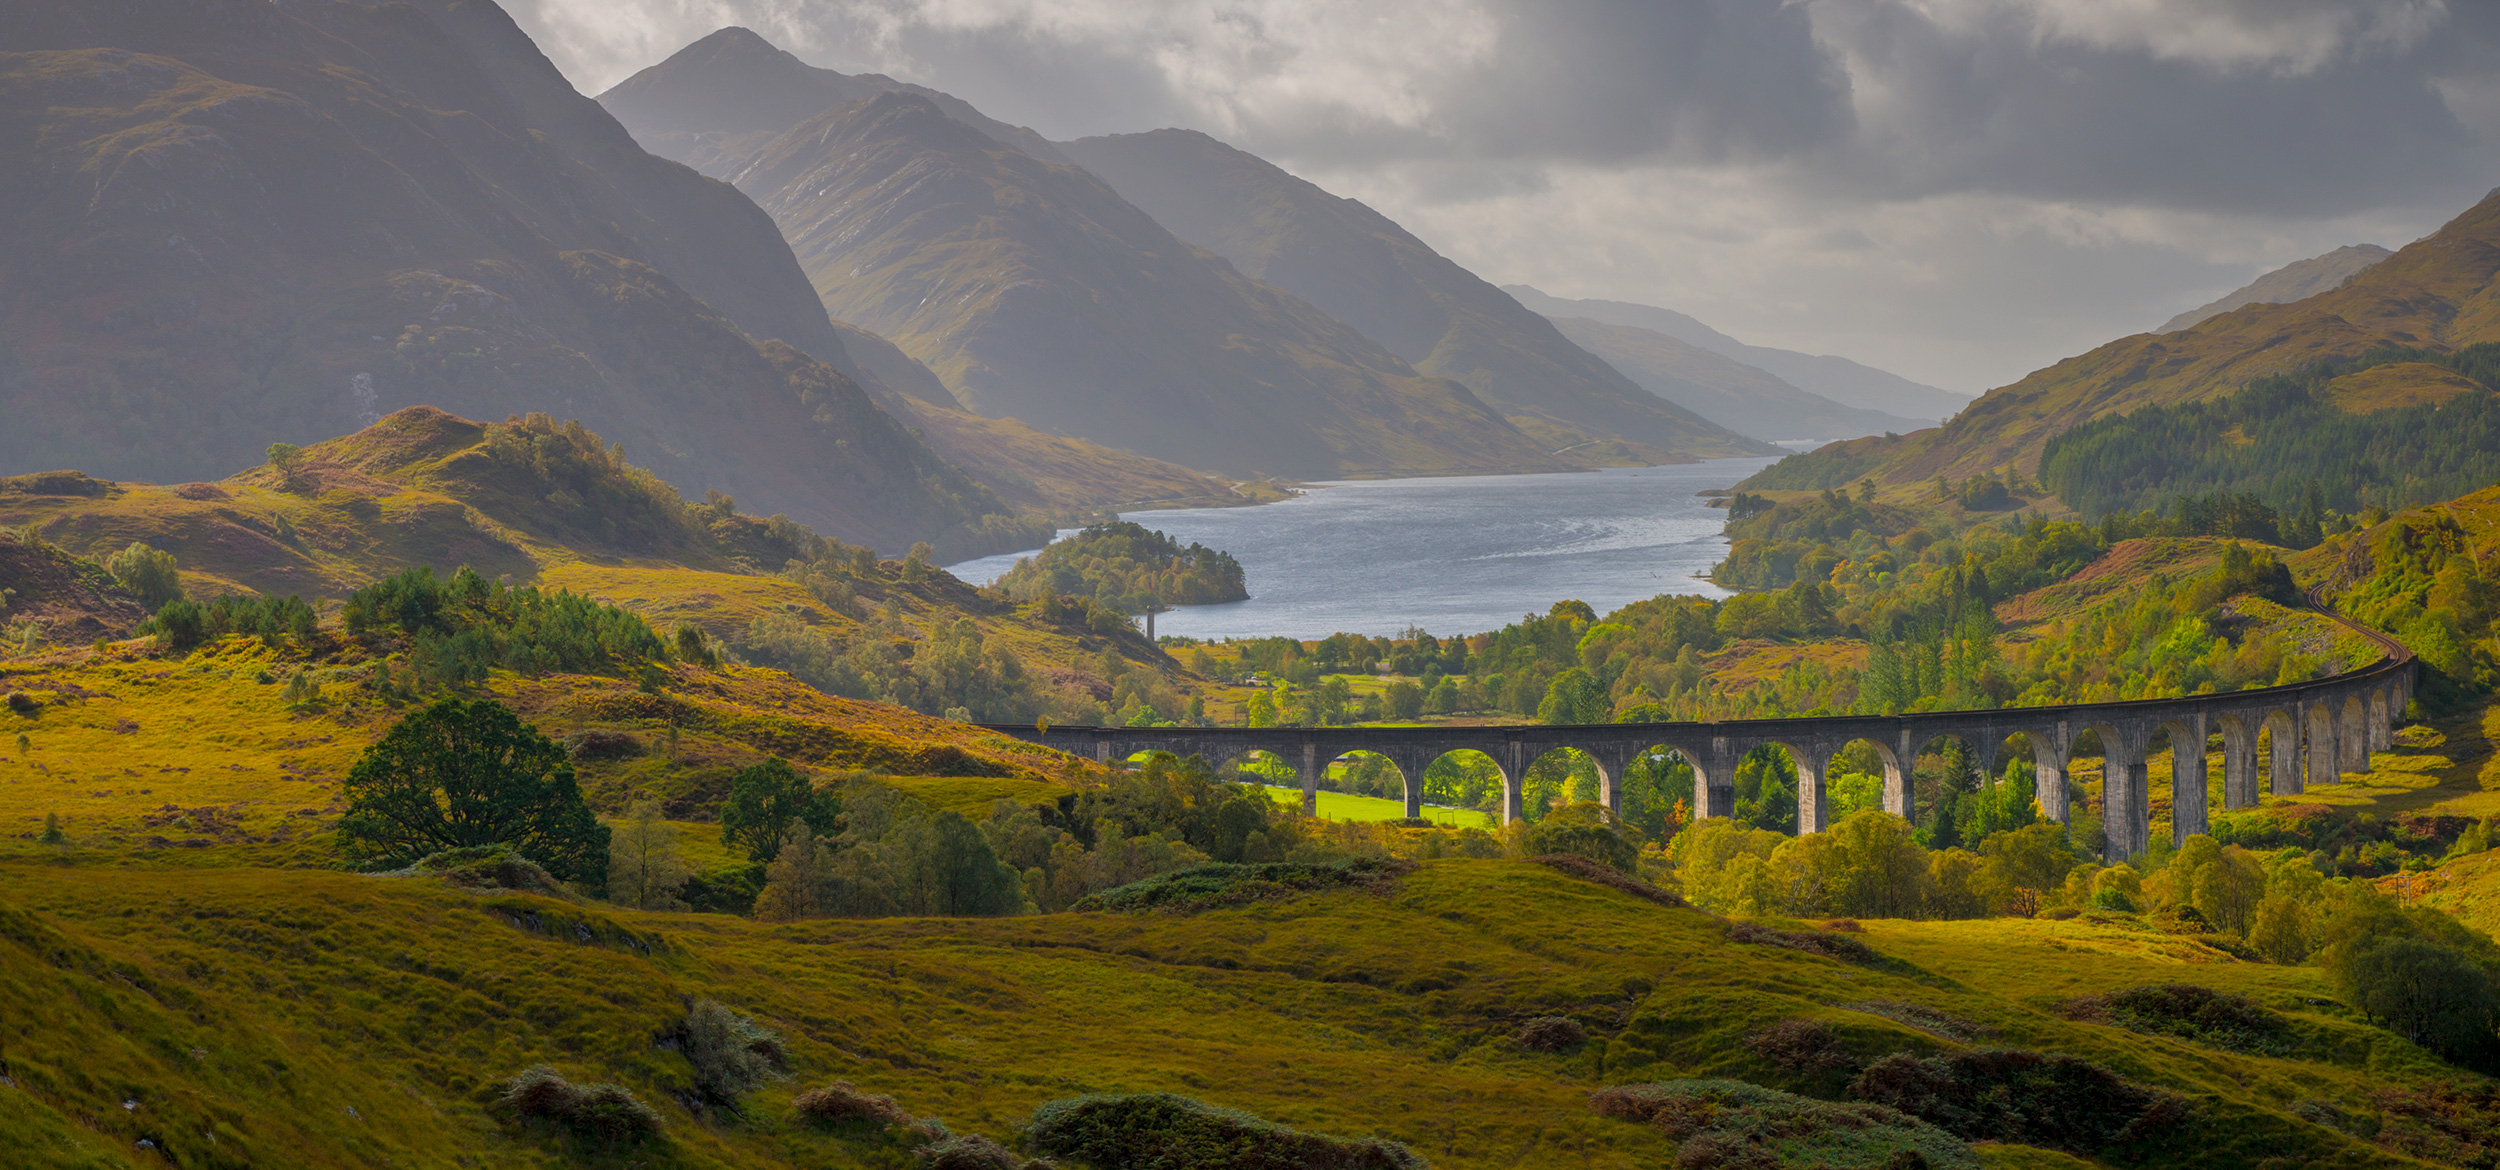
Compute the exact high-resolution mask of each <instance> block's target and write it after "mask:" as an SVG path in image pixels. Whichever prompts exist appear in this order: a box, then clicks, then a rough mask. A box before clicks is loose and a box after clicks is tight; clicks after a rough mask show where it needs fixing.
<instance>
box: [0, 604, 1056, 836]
mask: <svg viewBox="0 0 2500 1170" xmlns="http://www.w3.org/2000/svg"><path fill="white" fill-rule="evenodd" d="M145 645H146V644H145V643H144V642H140V643H128V644H123V645H120V646H117V647H115V648H113V649H112V650H109V651H106V652H101V653H99V652H96V651H93V650H90V649H86V648H80V649H77V650H71V651H64V652H61V653H59V654H55V655H52V656H50V657H47V658H44V659H40V660H34V661H21V662H12V663H0V691H22V692H24V693H26V694H28V695H30V696H32V697H33V698H34V699H35V700H36V701H37V703H38V704H39V705H38V706H37V707H36V708H35V712H34V714H32V715H31V716H29V715H20V714H16V713H14V712H9V711H0V856H5V855H8V854H9V853H11V852H13V851H24V850H28V849H32V848H35V845H34V843H33V839H34V837H35V835H36V833H37V832H38V831H39V830H40V829H41V827H42V825H43V821H44V818H45V817H46V816H47V815H49V814H58V815H59V816H60V817H61V818H62V820H63V821H64V822H65V828H66V831H67V832H68V834H69V836H70V838H71V841H72V842H73V843H74V844H75V845H77V846H78V847H79V848H81V849H85V850H94V851H101V852H105V853H112V854H115V855H117V856H120V857H123V858H124V859H147V860H152V861H160V862H166V863H173V864H182V865H199V864H207V863H209V861H208V858H209V854H211V853H216V854H218V855H219V857H221V858H222V862H221V863H223V864H236V863H239V862H241V861H243V860H246V859H248V860H250V861H252V862H254V863H258V864H279V865H297V864H311V865H328V864H334V863H335V858H334V856H333V855H332V854H331V852H330V849H329V845H328V839H327V836H326V834H327V830H328V826H329V825H330V824H331V823H333V822H334V821H335V820H336V819H337V817H338V815H339V814H340V813H341V812H342V811H343V806H342V805H341V803H340V789H339V782H340V781H341V780H342V779H344V777H345V776H346V774H347V769H348V767H349V766H350V765H351V764H352V763H353V762H354V761H355V758H356V756H357V755H358V754H359V753H361V752H362V751H363V750H364V749H365V747H366V746H367V745H369V744H371V743H372V742H373V741H374V740H375V739H377V738H379V737H380V736H381V734H382V733H383V732H384V731H385V730H387V729H388V727H389V726H390V724H391V723H392V722H393V721H395V720H396V719H398V718H399V717H400V716H401V715H402V714H404V713H405V711H406V710H407V709H408V708H407V707H406V706H405V705H404V704H403V705H396V706H395V705H391V704H386V703H384V702H381V701H379V700H377V699H376V698H374V697H373V695H372V694H371V692H370V691H369V690H367V689H366V688H365V687H364V686H363V684H362V682H361V679H362V677H363V675H364V673H365V672H366V671H367V670H368V669H370V667H369V665H367V664H355V665H345V666H325V665H323V664H321V663H320V662H306V661H303V660H301V658H300V656H298V655H296V654H295V653H294V652H291V651H279V650H273V649H271V648H269V647H268V646H266V645H263V644H262V643H261V642H260V641H259V640H257V639H252V638H232V639H226V640H224V641H221V642H218V643H216V644H213V645H211V646H208V647H204V648H202V649H201V650H199V651H198V652H196V653H193V654H191V655H190V656H188V657H185V658H178V659H163V658H156V657H151V656H149V655H147V654H145V653H143V652H142V651H143V650H144V648H145ZM298 670H310V671H311V672H312V677H313V678H314V680H315V681H316V682H317V683H318V684H319V687H320V690H321V693H322V697H323V702H322V703H320V704H318V705H316V706H314V707H311V708H307V709H304V710H296V709H291V708H289V707H288V706H287V704H286V703H285V701H284V698H283V694H282V692H283V691H284V689H285V688H284V687H283V686H282V685H281V684H280V683H279V681H278V680H280V679H282V678H285V677H288V676H289V675H290V674H292V673H293V672H295V671H298ZM264 678H265V679H268V680H270V681H267V682H263V681H260V680H262V679H264ZM477 693H479V694H481V695H485V696H490V697H493V698H495V699H498V700H500V701H502V702H504V703H507V704H509V705H511V706H512V707H513V708H514V709H515V710H517V711H519V712H520V713H521V714H522V715H523V716H524V717H525V718H527V719H529V720H530V721H531V722H533V723H534V724H536V725H537V726H538V727H539V729H540V730H541V731H542V732H544V733H545V734H547V735H549V736H550V737H554V738H559V739H560V738H562V737H564V736H566V735H567V734H570V733H571V732H574V731H579V730H584V729H589V728H598V729H601V730H606V731H616V732H623V733H625V734H627V735H631V736H633V737H635V739H636V740H637V741H638V742H639V743H641V744H642V745H644V749H645V754H644V755H642V756H639V757H635V758H629V759H625V760H613V761H584V762H582V763H581V764H580V765H579V766H578V767H579V770H580V772H581V776H582V786H583V789H584V791H585V793H586V794H588V795H589V796H590V798H591V799H592V801H593V803H594V805H595V806H596V807H599V808H600V809H601V810H602V811H604V812H607V813H609V814H610V815H614V814H618V813H621V812H623V811H624V809H625V808H626V807H627V806H628V805H630V804H631V803H632V802H633V801H634V800H636V799H639V798H642V797H645V796H649V797H654V798H658V799H662V800H669V799H671V798H673V797H677V796H680V795H682V794H684V793H685V792H687V791H691V790H694V789H699V788H701V787H702V786H703V785H705V784H711V785H714V786H716V787H718V788H719V791H718V792H716V793H714V795H713V797H712V799H713V800H714V801H716V800H717V798H718V796H719V795H725V792H726V789H725V784H726V778H727V776H728V774H729V773H731V772H734V771H735V769H737V768H740V767H744V766H746V765H748V764H752V763H755V762H757V761H760V760H762V759H763V758H765V757H766V756H767V755H781V756H783V757H785V758H787V759H789V760H791V761H792V762H793V763H795V764H798V765H799V766H800V767H801V768H803V769H806V770H808V771H811V772H813V773H815V774H817V775H819V776H821V777H832V776H837V775H846V774H850V773H853V772H861V771H867V772H872V773H882V774H884V775H883V776H882V777H881V778H882V779H884V780H885V781H886V782H888V783H892V784H893V785H895V786H896V787H899V788H903V789H905V790H907V791H911V792H913V793H914V794H915V795H919V796H921V797H923V798H924V799H927V800H930V801H931V802H933V803H936V804H939V805H940V806H942V807H948V808H955V809H958V810H959V811H963V812H965V813H966V814H967V815H987V813H988V811H989V809H990V808H991V806H992V805H993V804H994V803H995V802H996V801H998V800H1001V799H1007V800H1015V801H1019V802H1026V803H1029V802H1032V801H1037V800H1047V799H1052V798H1055V797H1056V796H1058V795H1061V794H1064V793H1066V792H1068V791H1071V790H1072V787H1071V786H1072V785H1074V784H1077V783H1089V782H1096V781H1098V780H1099V779H1100V778H1101V776H1102V775H1103V769H1102V768H1101V767H1100V766H1099V765H1096V764H1093V763H1091V762H1090V761H1084V760H1079V759H1077V758H1075V757H1072V756H1066V755H1063V754H1060V753H1057V752H1051V751H1047V750H1045V749H1042V748H1039V747H1035V746H1033V745H1030V744H1025V743H1022V742H1019V741H1016V740H1011V739H1006V738H1004V737H1000V736H996V735H993V734H990V733H988V732H984V731H981V730H979V729H977V728H973V727H969V726H967V725H965V724H961V723H955V722H951V721H948V720H943V719H933V718H929V717H926V716H922V715H917V714H914V713H912V712H910V711H906V710H903V709H902V708H898V707H890V706H886V705H883V704H877V703H863V702H858V701H855V700H849V699H838V698H834V697H832V696H828V695H824V694H821V693H819V692H816V691H813V690H810V689H808V688H807V687H804V686H802V685H799V684H798V683H797V682H795V681H794V680H792V679H790V678H789V676H787V675H783V674H781V673H779V672H776V671H767V670H751V669H747V668H742V667H728V668H724V669H721V670H717V671H710V670H696V669H692V668H685V667H680V668H677V669H676V670H675V671H674V672H673V673H671V674H669V675H668V676H667V678H666V683H665V685H664V686H663V687H662V689H661V691H660V693H658V694H644V693H642V692H640V691H638V690H637V689H636V687H635V684H632V683H628V682H625V681H623V680H620V679H613V678H603V677H597V676H586V675H550V676H546V677H543V678H535V679H533V678H524V677H521V676H517V675H512V674H508V673H503V672H498V673H497V674H495V676H494V677H493V678H492V679H491V680H490V681H489V682H488V684H487V685H486V686H485V687H483V688H480V689H479V691H478V692H477ZM21 735H22V736H24V737H25V746H24V748H23V749H21V748H20V746H19V744H18V737H19V736H21ZM950 772H951V773H954V774H952V775H946V774H932V773H950ZM967 772H975V773H977V772H989V773H993V774H991V775H964V774H963V773H967ZM212 846H214V847H215V848H213V849H212V848H211V847H212Z"/></svg>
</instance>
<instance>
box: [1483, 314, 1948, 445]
mask: <svg viewBox="0 0 2500 1170" xmlns="http://www.w3.org/2000/svg"><path fill="white" fill-rule="evenodd" d="M1502 291H1503V292H1506V293H1509V294H1510V295H1512V296H1513V297H1516V298H1518V300H1519V303H1520V304H1522V305H1526V306H1527V307H1529V308H1531V309H1534V310H1536V311H1537V312H1539V313H1543V314H1545V315H1546V316H1548V317H1586V318H1588V319H1589V320H1592V321H1602V322H1604V323H1606V324H1608V325H1626V326H1630V327H1632V328H1634V329H1647V330H1649V331H1650V332H1653V333H1663V334H1666V335H1667V336H1669V337H1672V338H1674V339H1676V340H1677V341H1681V342H1684V343H1685V344H1687V345H1697V346H1700V347H1701V348H1703V349H1706V350H1709V351H1710V352H1712V353H1715V354H1718V355H1719V356H1721V357H1727V358H1733V359H1735V360H1737V361H1740V362H1743V363H1745V364H1746V365H1749V366H1753V367H1755V368H1757V369H1760V370H1764V371H1767V372H1768V373H1770V374H1771V375H1772V376H1773V377H1776V378H1778V379H1780V380H1781V381H1784V382H1786V383H1788V384H1789V385H1791V386H1795V387H1797V388H1798V389H1800V390H1804V391H1806V392H1808V393H1811V394H1819V395H1822V396H1823V397H1825V398H1828V399H1831V400H1832V401H1834V402H1837V403H1840V404H1841V405H1843V406H1848V407H1854V408H1856V409H1859V410H1880V411H1883V412H1884V413H1886V414H1892V415H1898V416H1900V417H1902V418H1906V419H1910V420H1913V421H1915V422H1917V423H1919V424H1920V425H1926V424H1928V423H1932V422H1934V421H1936V420H1939V419H1945V418H1950V417H1952V416H1953V413H1954V412H1955V411H1958V410H1960V409H1962V408H1963V407H1965V406H1968V405H1970V401H1971V400H1970V398H1969V397H1968V396H1967V395H1962V394H1956V393H1954V392H1953V391H1951V390H1945V389H1942V388H1939V387H1935V386H1929V385H1926V384H1925V383H1921V382H1913V381H1911V380H1909V379H1908V378H1904V377H1902V376H1900V375H1899V374H1893V373H1887V372H1885V371H1883V370H1879V369H1876V368H1875V367H1873V366H1866V365H1860V364H1858V363H1856V362H1853V361H1850V360H1849V359H1847V358H1844V357H1832V356H1830V355H1827V354H1810V353H1798V352H1797V351H1795V350H1792V349H1772V348H1770V347H1768V346H1761V345H1747V344H1745V343H1744V342H1741V341H1738V340H1736V339H1735V338H1733V337H1730V336H1728V335H1727V334H1724V333H1721V332H1719V331H1718V330H1716V329H1713V328H1711V327H1709V326H1707V325H1704V324H1702V323H1701V322H1699V321H1696V320H1694V319H1692V318H1691V317H1687V316H1685V315H1684V314H1682V313H1678V312H1676V311H1675V310H1673V309H1661V308H1658V307H1657V306H1655V305H1641V304H1634V303H1632V302H1630V301H1596V300H1585V301H1575V300H1565V299H1563V298H1561V297H1553V296H1547V295H1545V294H1544V293H1542V292H1539V291H1537V290H1536V289H1534V288H1531V287H1529V286H1527V285H1524V284H1506V285H1503V286H1502Z"/></svg>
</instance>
